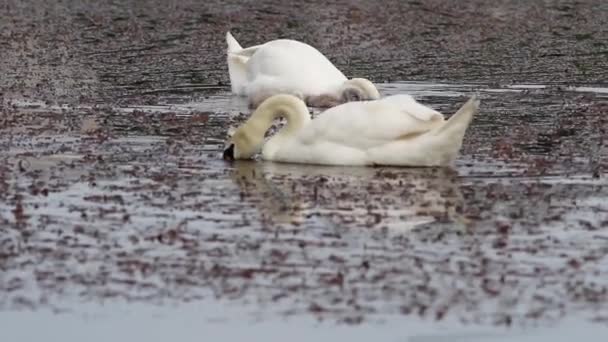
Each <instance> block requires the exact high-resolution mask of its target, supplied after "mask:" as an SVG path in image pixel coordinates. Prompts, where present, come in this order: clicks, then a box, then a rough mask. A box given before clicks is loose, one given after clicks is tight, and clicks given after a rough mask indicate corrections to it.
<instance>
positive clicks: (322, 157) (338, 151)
mask: <svg viewBox="0 0 608 342" xmlns="http://www.w3.org/2000/svg"><path fill="white" fill-rule="evenodd" d="M478 108H479V100H478V99H477V97H476V96H473V97H472V98H471V99H470V100H469V101H467V102H466V103H465V104H464V105H463V106H462V107H461V108H460V109H459V110H458V111H457V112H456V113H455V114H454V115H453V116H452V117H450V118H449V120H445V118H444V116H443V115H442V114H441V113H439V112H437V111H435V110H433V109H432V108H429V107H426V106H424V105H422V104H420V103H418V102H417V101H416V100H414V98H413V97H411V96H409V95H393V96H389V97H385V98H383V99H381V100H375V101H362V102H349V103H345V104H342V105H339V106H336V107H333V108H329V109H327V110H326V111H325V112H323V113H321V114H320V115H319V116H318V117H317V118H315V119H314V120H311V119H310V114H309V112H308V110H307V107H306V104H305V103H304V102H303V101H302V100H300V99H298V98H297V97H294V96H292V95H288V94H280V95H274V96H272V97H270V98H268V99H267V100H266V101H264V102H263V103H262V104H260V106H259V107H258V109H257V110H256V111H255V112H253V114H252V115H251V117H250V118H249V119H248V120H247V121H246V122H245V123H243V124H242V125H241V126H240V127H239V128H238V129H236V130H235V131H234V133H233V134H232V136H231V138H230V141H229V146H228V148H227V149H225V150H224V153H223V157H224V159H248V158H251V157H253V156H254V155H255V154H256V153H258V152H259V151H260V150H261V152H262V158H263V159H264V160H270V161H277V162H289V163H307V164H324V165H393V166H445V165H447V164H450V163H451V162H452V161H453V160H454V159H455V158H456V157H457V155H458V152H459V150H460V147H461V145H462V140H463V137H464V134H465V131H466V129H467V128H468V126H469V123H470V122H471V120H472V118H473V115H474V114H475V113H476V112H477V109H478ZM280 116H285V118H286V119H287V124H286V126H285V127H283V128H282V129H281V130H280V131H278V132H277V133H276V134H275V135H274V136H272V137H271V138H270V139H269V140H268V141H267V142H266V143H264V135H265V133H266V131H267V130H268V128H269V127H270V126H271V125H272V122H273V121H274V119H276V118H277V117H280Z"/></svg>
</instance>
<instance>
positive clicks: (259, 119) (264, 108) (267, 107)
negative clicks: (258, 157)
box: [247, 95, 310, 158]
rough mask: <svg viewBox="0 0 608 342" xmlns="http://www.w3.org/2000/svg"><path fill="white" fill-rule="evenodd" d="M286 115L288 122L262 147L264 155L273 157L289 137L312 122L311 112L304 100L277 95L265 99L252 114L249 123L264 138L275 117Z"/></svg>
mask: <svg viewBox="0 0 608 342" xmlns="http://www.w3.org/2000/svg"><path fill="white" fill-rule="evenodd" d="M280 117H285V119H286V120H287V124H286V125H285V127H283V128H282V129H281V130H280V131H279V132H277V133H276V134H275V135H274V136H273V137H272V138H270V139H269V140H268V141H267V142H266V143H265V144H264V147H263V149H262V155H263V156H264V157H265V158H266V157H271V156H272V155H274V154H275V153H276V151H277V150H278V149H279V148H280V147H281V146H282V145H284V144H285V143H286V142H287V141H288V140H289V139H291V138H293V137H294V136H295V134H296V133H297V132H298V131H299V130H300V129H302V127H304V126H305V125H306V124H308V122H310V113H309V112H308V108H307V107H306V104H304V102H303V101H301V100H300V99H298V98H297V97H295V96H291V95H275V96H273V97H271V98H269V99H268V100H266V101H264V102H263V103H262V104H261V105H260V106H259V107H258V109H256V111H255V112H254V113H253V114H252V116H251V118H250V119H249V120H248V123H247V125H248V126H249V127H250V129H251V130H252V131H255V132H257V133H256V134H260V135H261V138H262V139H263V137H264V135H265V134H266V131H268V129H269V128H270V126H271V125H272V123H273V122H274V120H275V119H277V118H280Z"/></svg>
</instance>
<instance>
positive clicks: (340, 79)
mask: <svg viewBox="0 0 608 342" xmlns="http://www.w3.org/2000/svg"><path fill="white" fill-rule="evenodd" d="M226 43H227V45H228V49H227V63H228V73H229V75H230V86H231V89H232V92H233V93H234V94H237V95H241V96H247V97H248V98H249V104H250V106H251V107H253V108H256V107H257V106H258V105H259V104H260V103H261V102H263V101H264V100H265V99H267V98H268V97H270V96H272V95H276V94H291V95H294V96H298V97H300V98H301V99H303V100H304V101H305V102H306V103H307V104H308V105H310V106H312V107H333V106H336V105H338V104H340V103H344V102H349V101H361V100H374V99H378V98H380V94H379V93H378V90H377V89H376V87H375V86H374V84H373V83H372V82H370V81H369V80H367V79H364V78H353V79H350V80H349V79H348V78H346V76H344V74H343V73H342V72H341V71H340V70H338V69H337V68H336V67H335V66H334V65H333V64H332V63H331V62H330V61H329V60H328V59H327V58H326V57H325V56H324V55H323V54H322V53H321V52H319V51H318V50H317V49H315V48H314V47H312V46H310V45H308V44H306V43H302V42H299V41H296V40H291V39H277V40H272V41H269V42H267V43H264V44H261V45H256V46H252V47H248V48H243V47H241V45H240V44H239V43H238V42H237V41H236V39H235V38H234V37H233V36H232V34H230V32H228V33H226Z"/></svg>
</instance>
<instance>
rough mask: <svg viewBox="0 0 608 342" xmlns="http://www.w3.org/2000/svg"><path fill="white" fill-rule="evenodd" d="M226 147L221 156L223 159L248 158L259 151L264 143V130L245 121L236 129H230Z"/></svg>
mask: <svg viewBox="0 0 608 342" xmlns="http://www.w3.org/2000/svg"><path fill="white" fill-rule="evenodd" d="M228 135H229V136H230V139H229V142H228V145H227V146H228V147H226V148H225V149H224V153H223V155H222V157H223V158H224V159H225V160H235V159H249V158H251V157H253V156H254V155H255V154H256V153H258V152H260V150H261V149H262V145H263V144H264V132H261V133H260V132H258V129H256V127H255V126H254V125H251V124H250V123H245V124H243V125H242V126H241V127H239V128H238V129H236V130H235V129H230V130H229V131H228Z"/></svg>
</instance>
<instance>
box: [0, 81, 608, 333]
mask: <svg viewBox="0 0 608 342" xmlns="http://www.w3.org/2000/svg"><path fill="white" fill-rule="evenodd" d="M604 90H605V89H603V88H593V87H579V88H559V87H548V86H547V87H544V86H537V85H516V86H509V87H504V88H498V89H497V88H492V87H490V86H486V85H482V84H471V85H451V84H430V83H420V82H417V83H395V84H383V85H381V92H382V93H383V94H385V95H388V94H393V93H399V92H405V93H409V94H412V95H414V96H416V97H417V98H418V99H419V100H421V101H422V102H424V103H427V104H429V105H432V106H433V107H434V108H437V109H438V110H440V111H442V112H445V113H447V114H449V113H451V112H453V111H455V110H456V109H457V108H458V107H459V106H460V105H461V103H462V102H463V101H464V100H466V98H467V97H468V96H469V95H470V94H471V93H472V92H478V93H479V94H480V96H481V98H482V107H481V111H480V114H479V115H478V116H477V117H476V118H475V120H474V122H473V124H472V126H471V128H470V129H469V131H468V132H467V138H466V139H465V143H464V146H463V151H462V155H461V157H460V158H459V160H458V161H457V163H456V164H455V165H454V167H453V168H446V169H407V168H357V167H317V166H305V165H289V164H278V163H266V162H261V161H251V162H245V161H243V162H237V163H227V162H224V161H223V160H221V159H220V154H221V151H222V148H223V143H224V138H225V134H226V130H227V128H228V126H230V125H236V124H238V123H239V122H241V121H242V120H244V119H245V118H246V117H247V113H248V110H247V109H246V105H245V102H244V101H243V100H242V99H239V98H235V97H232V96H230V95H229V94H228V93H227V92H226V91H225V90H220V91H217V90H216V91H214V92H211V93H209V94H205V95H204V96H202V95H196V94H195V93H194V94H189V95H184V96H177V97H176V96H175V95H170V96H166V97H163V96H160V97H159V101H158V102H159V104H157V105H154V106H134V105H132V106H129V107H111V106H102V105H97V106H88V107H87V106H84V105H83V106H79V107H73V106H63V107H62V106H59V105H56V106H53V105H50V106H49V105H46V104H44V103H37V102H35V101H32V100H29V101H23V100H10V99H7V100H6V102H5V104H6V105H7V107H6V108H8V110H7V115H6V116H5V119H4V120H5V121H4V122H3V125H2V127H3V128H2V130H1V132H2V134H1V138H0V146H2V147H3V148H2V152H0V159H2V160H3V161H4V163H3V165H4V166H2V167H0V190H1V191H0V193H1V195H0V199H1V201H0V222H1V225H0V230H1V234H0V237H1V238H0V269H2V273H1V275H0V291H1V293H2V295H1V296H0V308H2V310H3V311H4V313H3V314H2V315H3V316H4V318H2V319H1V320H2V321H3V322H9V323H4V324H8V325H10V326H13V324H12V323H10V322H13V321H15V320H19V321H23V322H36V321H37V320H50V321H51V322H55V323H56V324H57V326H58V327H61V326H62V325H65V324H68V322H73V321H72V319H74V318H73V317H82V316H83V315H85V313H86V312H87V310H89V308H93V309H91V310H92V311H94V312H107V311H106V310H110V311H112V310H113V308H116V309H118V308H121V307H122V308H126V310H127V311H129V310H132V312H133V314H135V315H136V316H138V317H137V319H136V320H135V321H134V322H138V323H135V324H143V325H153V324H156V323H154V322H157V321H155V320H156V318H152V316H151V315H152V312H155V313H156V314H158V315H160V317H164V318H163V319H162V321H163V322H165V323H164V324H166V327H167V328H166V329H168V331H173V332H177V331H178V330H179V324H178V321H182V320H185V321H196V322H198V323H197V324H203V326H204V327H211V325H209V326H207V324H217V323H209V322H210V321H213V320H214V319H218V318H219V319H220V320H224V321H231V322H237V323H235V324H237V325H236V326H239V327H240V328H243V322H241V321H240V318H238V317H240V316H235V315H234V313H233V311H231V310H236V311H238V312H239V313H240V314H242V315H246V316H247V317H249V318H248V319H256V320H258V321H260V322H261V323H259V324H261V325H262V326H264V324H270V326H273V327H276V326H280V324H278V323H279V322H282V320H283V319H284V318H289V319H290V322H292V323H290V324H294V327H295V328H294V329H304V330H305V331H307V334H308V333H310V334H311V335H307V336H314V335H313V333H312V331H313V330H309V329H308V328H306V327H308V326H310V324H313V323H312V321H309V319H311V318H313V319H322V320H324V321H325V322H326V323H327V322H329V323H327V324H330V325H329V326H328V327H326V328H324V329H325V330H323V329H321V330H318V338H321V339H323V338H330V337H329V336H353V335H351V334H354V333H353V331H363V332H365V331H367V333H368V334H370V336H375V335H377V333H378V331H379V330H383V331H384V333H383V336H386V338H387V339H390V338H393V337H394V338H399V337H402V338H405V337H407V336H413V337H411V338H410V339H409V340H411V341H420V340H428V341H439V340H441V338H442V337H441V336H436V335H432V336H431V337H428V338H427V337H424V336H422V337H420V336H418V337H416V336H417V335H416V334H427V333H429V331H431V332H433V331H434V329H436V328H437V327H439V326H442V324H444V323H445V324H444V325H443V326H444V329H446V330H445V331H446V334H448V335H446V336H452V338H455V337H454V336H457V335H454V333H457V332H459V331H461V330H463V329H464V327H462V326H460V325H459V324H457V323H458V322H461V323H462V322H465V323H469V324H472V323H475V325H473V328H471V329H469V330H467V331H465V332H464V335H463V336H465V337H464V340H474V339H473V338H474V336H476V335H475V334H477V333H479V331H490V332H491V333H493V334H499V332H500V331H502V330H500V329H498V328H491V327H495V326H499V327H510V326H515V327H520V326H522V325H523V326H531V325H535V324H540V325H545V324H550V323H555V322H560V320H561V319H562V318H563V317H570V318H571V317H577V318H580V319H581V320H585V321H598V320H599V321H604V320H605V319H606V317H608V316H607V315H608V307H607V306H606V305H604V303H605V302H606V301H605V297H606V296H607V292H606V288H607V286H608V284H607V283H606V279H608V278H607V275H608V263H607V260H606V257H607V255H608V247H607V246H608V244H607V241H608V233H607V231H606V230H605V228H604V227H605V226H606V224H607V223H608V202H606V201H605V198H606V196H607V195H608V182H607V181H606V179H607V178H606V172H605V170H606V167H607V165H606V154H607V151H606V147H605V144H604V143H603V140H602V139H603V134H604V132H605V131H604V129H605V128H606V124H605V119H604V117H603V114H604V113H603V112H602V111H603V108H604V107H601V105H602V99H603V98H604V97H605V96H606V95H605V91H604ZM564 112H569V113H571V114H570V115H563V113H564ZM558 113H561V114H562V115H559V116H558V115H557V114H558ZM524 122H525V123H526V124H522V123H524ZM581 132H583V133H584V136H582V135H581ZM125 302H126V303H130V305H132V306H126V307H124V306H122V305H123V304H121V303H125ZM99 304H102V305H103V307H99V306H98V305H99ZM197 307H201V308H205V307H213V308H214V309H213V310H202V311H197V309H196V308H197ZM180 308H183V310H182V309H180ZM187 308H195V309H193V310H191V309H187ZM230 308H232V309H230ZM49 311H50V312H56V313H57V315H52V316H49V314H48V313H47V312H49ZM10 312H14V314H11V313H10ZM65 315H75V316H69V317H72V318H66V316H65ZM139 315H141V316H142V317H139ZM252 317H253V318H252ZM78 319H82V318H78ZM88 322H89V323H87V324H91V326H89V328H90V329H91V330H87V331H93V330H95V329H102V327H104V324H110V323H111V322H115V321H112V319H99V320H98V319H95V320H88ZM205 322H207V323H205ZM273 322H275V323H277V325H272V324H273ZM298 322H300V323H298ZM302 322H308V323H302ZM332 322H333V323H336V322H339V323H342V324H346V325H339V326H340V327H343V328H339V329H338V330H334V328H331V326H332V325H331V323H332ZM55 323H54V324H55ZM362 323H364V324H362ZM70 324H71V323H70ZM112 324H114V323H112ZM180 324H181V323H180ZM403 324H412V330H410V333H405V332H404V331H403V330H402V328H400V327H402V326H403ZM585 324H587V323H585ZM348 325H357V326H359V327H360V328H358V329H360V330H349V329H347V328H346V326H348ZM213 326H215V327H216V328H213V329H218V331H225V330H226V329H230V328H229V327H231V325H229V324H228V325H225V326H223V327H220V328H217V326H216V325H213ZM577 326H581V325H580V324H579V325H577ZM256 327H258V328H254V327H250V329H262V328H260V325H256ZM416 327H417V328H416ZM594 327H597V329H600V326H599V325H594ZM418 328H420V330H416V329H418ZM15 329H17V328H15ZM46 329H51V330H48V331H52V333H53V334H56V335H57V336H61V338H62V339H64V340H70V337H68V336H67V335H65V334H63V333H62V332H61V329H60V328H51V327H47V328H46ZM53 329H54V330H53ZM87 329H88V328H87ZM205 329H206V328H205ZM209 329H212V328H209ZM243 329H245V328H243ZM480 329H481V330H480ZM483 329H486V330H483ZM488 329H490V330H488ZM497 329H498V330H497ZM3 330H4V329H3ZM127 330H128V329H127ZM465 330H466V329H465ZM41 331H43V330H41ZM314 331H317V330H314ZM330 331H331V334H335V335H331V334H330V333H329V332H330ZM411 331H413V332H411ZM463 331H464V330H463ZM597 331H598V332H599V331H600V330H597ZM30 333H35V332H31V331H21V330H20V332H19V333H17V332H15V334H16V335H15V336H26V335H23V334H30ZM123 333H125V332H121V333H117V334H118V335H112V334H110V335H109V336H121V337H123V338H124V336H125V335H121V334H123ZM326 333H327V334H330V335H324V334H326ZM503 333H504V331H502V332H500V334H503ZM19 334H21V335H19ZM106 334H107V333H106ZM125 334H126V333H125ZM340 334H343V335H340ZM449 334H451V335H449ZM500 334H499V335H496V336H498V337H497V338H499V337H500V336H503V337H504V336H507V337H508V336H513V335H508V334H507V335H500ZM27 336H30V337H28V338H29V339H32V338H33V337H31V336H35V335H27ZM70 336H79V335H78V332H75V334H74V335H70ZM104 336H108V335H104ZM279 336H281V337H279ZM283 336H285V335H284V334H283V335H281V333H277V335H276V336H275V337H274V338H275V339H278V338H282V337H283ZM364 336H366V335H364V334H359V333H357V335H356V338H355V337H352V338H355V339H357V338H358V339H359V340H364ZM425 336H426V335H425ZM484 336H485V335H484ZM526 336H527V335H526ZM540 336H544V335H542V334H541V335H540ZM28 338H25V339H28ZM58 338H59V337H58ZM182 338H183V339H184V340H190V339H194V337H193V336H188V335H184V336H183V337H182ZM231 338H237V337H235V336H232V337H231ZM157 339H158V340H159V339H160V338H158V337H157ZM366 339H367V338H366ZM72 340H76V337H73V338H72ZM452 340H453V339H452ZM480 340H491V339H486V338H485V337H484V338H482V339H480ZM518 340H519V339H518Z"/></svg>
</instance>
